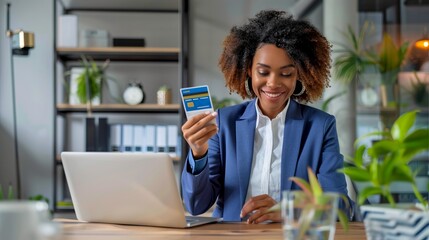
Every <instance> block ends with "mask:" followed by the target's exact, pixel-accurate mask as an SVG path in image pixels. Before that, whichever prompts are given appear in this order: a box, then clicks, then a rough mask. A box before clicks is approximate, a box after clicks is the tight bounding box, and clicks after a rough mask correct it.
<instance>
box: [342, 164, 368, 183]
mask: <svg viewBox="0 0 429 240" xmlns="http://www.w3.org/2000/svg"><path fill="white" fill-rule="evenodd" d="M338 171H339V172H343V173H344V174H346V175H347V176H349V177H350V179H352V180H353V181H356V182H367V181H371V176H370V174H369V172H368V171H367V170H366V169H362V168H358V167H345V168H343V169H340V170H338Z"/></svg>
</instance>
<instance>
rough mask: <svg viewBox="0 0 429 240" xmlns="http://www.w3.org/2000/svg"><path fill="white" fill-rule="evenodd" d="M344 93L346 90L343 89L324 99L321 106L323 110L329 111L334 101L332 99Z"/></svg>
mask: <svg viewBox="0 0 429 240" xmlns="http://www.w3.org/2000/svg"><path fill="white" fill-rule="evenodd" d="M344 94H346V91H342V92H339V93H336V94H334V95H332V96H330V97H329V98H328V99H326V100H325V101H323V104H322V107H321V109H322V111H325V112H326V111H328V107H329V104H330V103H331V102H332V100H334V99H335V98H338V97H341V96H343V95H344Z"/></svg>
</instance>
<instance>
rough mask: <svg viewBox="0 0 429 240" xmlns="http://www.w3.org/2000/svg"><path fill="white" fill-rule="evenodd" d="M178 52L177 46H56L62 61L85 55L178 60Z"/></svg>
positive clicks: (156, 60)
mask: <svg viewBox="0 0 429 240" xmlns="http://www.w3.org/2000/svg"><path fill="white" fill-rule="evenodd" d="M179 52H180V50H179V48H156V47H104V48H93V47H91V48H84V47H82V48H80V47H79V48H64V47H61V48H57V54H58V57H59V58H60V59H61V60H63V61H67V60H80V59H81V56H82V55H85V56H88V57H91V58H93V59H94V60H98V61H104V60H106V59H110V60H112V61H151V62H178V61H179Z"/></svg>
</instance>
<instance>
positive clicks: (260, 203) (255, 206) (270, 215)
mask: <svg viewBox="0 0 429 240" xmlns="http://www.w3.org/2000/svg"><path fill="white" fill-rule="evenodd" d="M276 203H277V202H276V201H275V200H274V199H272V198H271V197H270V196H268V195H267V194H262V195H259V196H256V197H252V198H250V199H249V201H247V202H246V203H245V204H244V206H243V208H242V209H241V214H240V217H241V218H244V217H246V216H248V215H249V218H248V219H247V223H248V224H257V223H261V222H265V221H267V220H270V221H273V222H281V220H282V218H281V212H279V211H276V212H267V210H268V209H269V208H270V207H272V206H274V205H275V204H276Z"/></svg>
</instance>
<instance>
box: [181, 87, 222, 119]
mask: <svg viewBox="0 0 429 240" xmlns="http://www.w3.org/2000/svg"><path fill="white" fill-rule="evenodd" d="M180 95H181V96H182V101H183V108H184V109H185V113H186V117H187V118H188V119H190V118H192V117H193V116H195V115H197V114H200V113H204V112H207V111H208V112H213V111H214V110H213V104H212V100H211V98H210V92H209V87H208V86H207V85H204V86H197V87H189V88H181V89H180Z"/></svg>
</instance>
